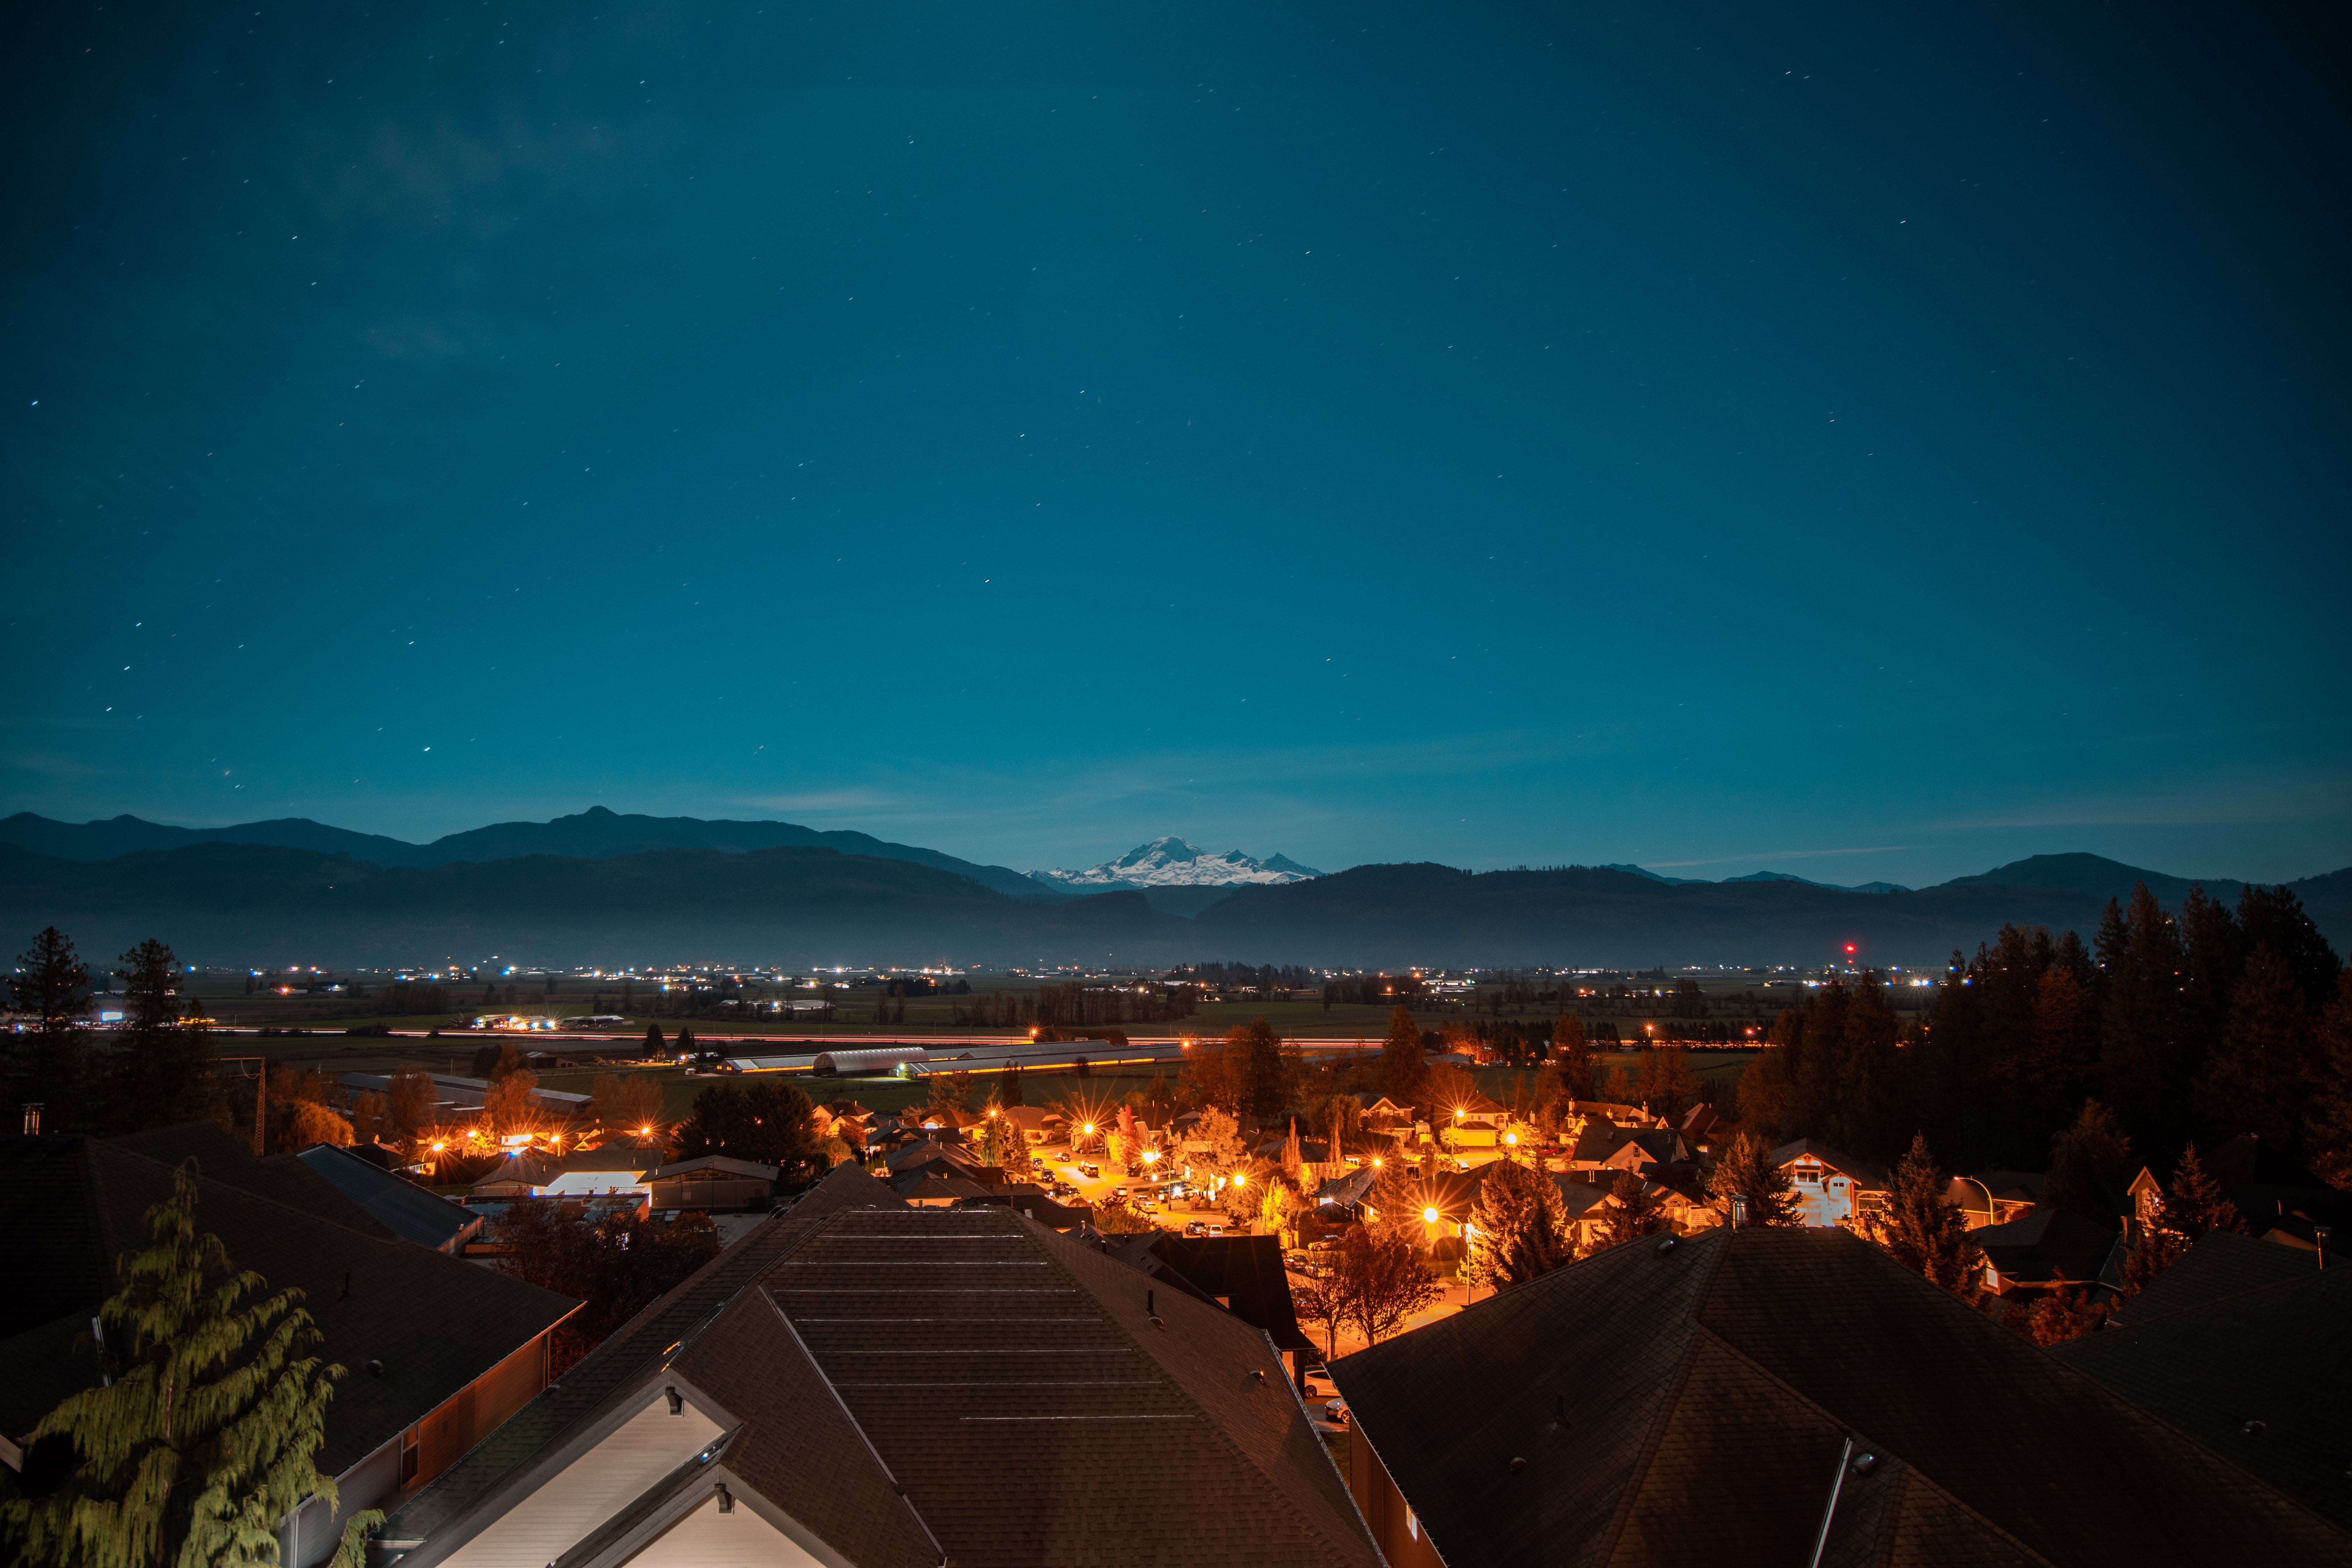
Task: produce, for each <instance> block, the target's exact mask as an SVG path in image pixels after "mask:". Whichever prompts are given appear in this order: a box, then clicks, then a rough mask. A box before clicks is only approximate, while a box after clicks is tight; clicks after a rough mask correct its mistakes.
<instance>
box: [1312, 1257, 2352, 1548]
mask: <svg viewBox="0 0 2352 1568" xmlns="http://www.w3.org/2000/svg"><path fill="white" fill-rule="evenodd" d="M1332 1372H1333V1374H1334V1376H1335V1378H1336V1380H1337V1382H1338V1384H1339V1389H1340V1392H1341V1393H1342V1394H1344V1395H1345V1396H1346V1397H1347V1400H1348V1403H1349V1407H1350V1410H1351V1412H1352V1415H1353V1417H1354V1420H1355V1424H1356V1427H1357V1431H1356V1432H1355V1434H1353V1436H1351V1439H1350V1440H1351V1441H1362V1442H1365V1443H1367V1444H1368V1445H1369V1446H1370V1449H1371V1451H1372V1452H1373V1453H1374V1454H1375V1455H1376V1456H1377V1457H1378V1458H1379V1459H1380V1460H1381V1464H1382V1465H1383V1466H1384V1467H1385V1468H1387V1470H1388V1471H1389V1473H1390V1475H1391V1477H1392V1478H1393V1479H1395V1480H1396V1482H1397V1484H1398V1486H1399V1488H1400V1489H1402V1492H1403V1494H1404V1496H1405V1499H1406V1500H1407V1501H1408V1502H1409V1503H1410V1504H1411V1505H1412V1508H1413V1509H1414V1510H1416V1512H1417V1513H1418V1514H1419V1515H1420V1518H1421V1521H1422V1522H1423V1525H1424V1526H1425V1530H1426V1534H1427V1536H1428V1539H1429V1541H1430V1542H1431V1544H1432V1545H1433V1547H1434V1548H1435V1549H1436V1550H1437V1551H1438V1552H1440V1553H1442V1554H1443V1557H1444V1561H1445V1563H1447V1564H1449V1568H1480V1565H1485V1564H1496V1565H1501V1564H1517V1563H1528V1562H1574V1563H1592V1564H1603V1563H1628V1564H1631V1563H1696V1562H1711V1561H1716V1560H1719V1559H1723V1558H1726V1557H1729V1556H1733V1555H1737V1556H1738V1557H1740V1558H1742V1559H1743V1560H1746V1559H1752V1560H1755V1561H1759V1562H1766V1561H1777V1562H1802V1561H1805V1560H1807V1559H1808V1557H1810V1555H1811V1550H1812V1546H1813V1542H1814V1539H1815V1535H1816V1532H1817V1531H1819V1530H1820V1529H1821V1527H1822V1519H1823V1514H1824V1511H1825V1505H1826V1503H1827V1501H1828V1498H1829V1494H1830V1489H1831V1484H1832V1479H1835V1478H1837V1477H1839V1476H1841V1475H1843V1481H1842V1482H1841V1485H1840V1500H1839V1504H1838V1508H1837V1510H1836V1512H1835V1513H1834V1514H1833V1515H1832V1528H1831V1531H1830V1537H1829V1542H1828V1547H1829V1550H1828V1552H1827V1553H1826V1555H1825V1556H1824V1558H1823V1559H1822V1561H1826V1562H1838V1563H1866V1562H1879V1563H1884V1562H1888V1561H1894V1562H1918V1563H1989V1562H2002V1563H2018V1562H2034V1561H2043V1562H2052V1563H2072V1564H2080V1565H2083V1568H2104V1565H2107V1564H2115V1565H2117V1568H2121V1565H2123V1564H2138V1563H2149V1562H2168V1563H2174V1562H2254V1561H2266V1562H2278V1563H2321V1562H2340V1561H2341V1560H2342V1557H2343V1554H2344V1552H2345V1551H2346V1549H2347V1545H2348V1544H2352V1538H2347V1536H2346V1535H2345V1534H2344V1533H2343V1532H2341V1531H2337V1530H2336V1528H2335V1527H2333V1526H2332V1525H2330V1524H2328V1523H2327V1522H2326V1521H2323V1520H2321V1519H2320V1518H2318V1517H2317V1516H2316V1515H2315V1514H2312V1513H2310V1512H2309V1511H2307V1510H2304V1509H2302V1508H2300V1507H2298V1506H2296V1505H2295V1504H2294V1503H2293V1502H2292V1501H2290V1500H2288V1499H2286V1498H2285V1497H2284V1496H2282V1495H2281V1494H2280V1493H2278V1492H2277V1491H2275V1490H2273V1489H2271V1488H2269V1487H2267V1486H2264V1485H2262V1484H2261V1483H2259V1482H2255V1481H2251V1480H2248V1479H2245V1478H2244V1477H2243V1476H2242V1475H2239V1474H2236V1473H2233V1472H2231V1470H2230V1469H2229V1468H2227V1467H2225V1466H2224V1465H2222V1464H2221V1462H2220V1461H2219V1460H2218V1459H2216V1458H2213V1457H2212V1456H2211V1455H2210V1454H2209V1453H2207V1452H2205V1451H2204V1450H2203V1449H2201V1448H2200V1447H2198V1446H2197V1445H2195V1444H2193V1443H2191V1442H2189V1441H2188V1440H2187V1439H2185V1438H2183V1437H2181V1436H2179V1434H2178V1433H2176V1432H2174V1431H2172V1430H2170V1429H2169V1428H2168V1427H2167V1426H2164V1425H2163V1424H2162V1423H2160V1422H2158V1421H2157V1420H2154V1419H2152V1418H2150V1417H2149V1416H2148V1415H2146V1414H2145V1413H2144V1412H2141V1411H2139V1410H2137V1409H2135V1408H2133V1407H2132V1406H2131V1405H2128V1404H2126V1402H2125V1401H2123V1400H2121V1399H2119V1398H2117V1397H2116V1396H2115V1395H2113V1394H2109V1393H2108V1392H2107V1391H2106V1390H2105V1389H2103V1388H2101V1387H2099V1386H2098V1385H2097V1384H2095V1383H2093V1382H2092V1381H2091V1380H2090V1379H2088V1378H2085V1377H2082V1376H2080V1375H2078V1374H2076V1373H2074V1371H2073V1370H2072V1369H2070V1368H2068V1367H2066V1366H2064V1365H2063V1364H2062V1363H2059V1362H2057V1361H2055V1360H2053V1359H2052V1358H2051V1357H2049V1356H2048V1355H2046V1354H2044V1353H2043V1352H2041V1351H2040V1350H2038V1349H2036V1348H2035V1347H2034V1346H2033V1345H2032V1343H2031V1342H2028V1341H2026V1340H2024V1339H2023V1338H2021V1337H2020V1336H2018V1335H2016V1334H2014V1333H2011V1332H2010V1331H2008V1330H2006V1329H2004V1328H2002V1327H2001V1326H2000V1324H1998V1323H1996V1322H1994V1321H1991V1320H1990V1319H1989V1318H1987V1317H1985V1316H1983V1315H1982V1314H1979V1313H1977V1312H1975V1311H1972V1310H1969V1308H1968V1307H1966V1306H1964V1305H1962V1304H1961V1303H1960V1302H1958V1300H1954V1299H1953V1298H1952V1297H1950V1296H1949V1295H1948V1294H1946V1293H1945V1292H1943V1291H1941V1290H1938V1289H1936V1288H1935V1287H1934V1286H1932V1285H1929V1284H1928V1283H1927V1281H1925V1280H1923V1279H1917V1278H1916V1277H1915V1276H1913V1275H1912V1274H1911V1273H1910V1272H1909V1271H1908V1270H1906V1269H1905V1268H1903V1267H1902V1266H1901V1265H1899V1264H1897V1263H1896V1262H1895V1260H1894V1259H1893V1258H1889V1257H1888V1256H1887V1255H1886V1254H1885V1252H1884V1251H1882V1250H1880V1249H1879V1248H1877V1247H1873V1246H1871V1245H1870V1244H1869V1243H1867V1242H1864V1241H1863V1240H1862V1239H1860V1238H1859V1237H1854V1236H1852V1235H1850V1234H1847V1233H1845V1232H1843V1231H1841V1230H1836V1229H1827V1228H1823V1229H1812V1228H1801V1227H1800V1228H1780V1227H1749V1228H1744V1229H1739V1230H1717V1231H1713V1232H1710V1233H1709V1234H1707V1235H1706V1236H1704V1237H1697V1238H1695V1239H1694V1238H1685V1239H1682V1240H1679V1241H1672V1240H1671V1238H1668V1239H1664V1240H1660V1241H1657V1242H1651V1241H1648V1240H1644V1241H1641V1242H1636V1243H1633V1244H1630V1245H1627V1246H1624V1247H1615V1248H1612V1249H1611V1250H1609V1251H1607V1252H1603V1253H1601V1254H1600V1255H1599V1256H1598V1257H1595V1258H1590V1259H1587V1260H1586V1261H1584V1262H1581V1263H1577V1264H1573V1265H1570V1267H1568V1268H1561V1269H1558V1270H1555V1271H1554V1272H1552V1273H1550V1274H1548V1275H1545V1276H1544V1277H1542V1278H1541V1279H1536V1280H1534V1281H1532V1282H1530V1283H1528V1284H1526V1285H1522V1286H1519V1287H1517V1289H1511V1290H1507V1291H1505V1292H1504V1293H1502V1294H1501V1295H1499V1296H1496V1297H1495V1298H1493V1299H1491V1300H1486V1301H1482V1302H1480V1303H1478V1304H1477V1305H1475V1306H1473V1307H1471V1308H1469V1309H1468V1310H1465V1311H1464V1312H1461V1313H1458V1314H1456V1315H1455V1316H1454V1317H1451V1318H1447V1319H1444V1320H1442V1321H1438V1322H1436V1323H1433V1324H1431V1325H1430V1326H1428V1327H1425V1328H1422V1329H1418V1330H1416V1331H1413V1332H1412V1333H1409V1334H1404V1335H1401V1336H1399V1337H1398V1338H1396V1339H1392V1340H1390V1341H1388V1342H1385V1343H1383V1344H1380V1345H1376V1346H1374V1347H1373V1348H1371V1349H1370V1350H1367V1351H1364V1352H1359V1353H1358V1354H1356V1355H1353V1356H1349V1357H1348V1358H1346V1359H1345V1360H1342V1361H1339V1362H1338V1363H1335V1364H1334V1365H1333V1367H1332ZM1848 1439H1851V1440H1853V1442H1854V1444H1855V1446H1856V1449H1855V1451H1856V1452H1857V1453H1860V1452H1867V1453H1869V1454H1872V1455H1874V1456H1875V1459H1876V1462H1875V1463H1874V1466H1873V1467H1872V1468H1870V1470H1869V1471H1868V1472H1867V1473H1866V1474H1858V1473H1855V1472H1853V1471H1851V1470H1842V1469H1841V1455H1842V1452H1843V1444H1844V1443H1845V1442H1846V1441H1847V1440H1848ZM1519 1460H1524V1461H1525V1463H1524V1465H1516V1466H1515V1461H1519Z"/></svg>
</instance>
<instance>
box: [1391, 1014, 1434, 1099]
mask: <svg viewBox="0 0 2352 1568" xmlns="http://www.w3.org/2000/svg"><path fill="white" fill-rule="evenodd" d="M1428 1070H1429V1068H1428V1065H1427V1063H1426V1061H1425V1059H1424V1058H1423V1055H1422V1049H1421V1026H1420V1025H1418V1024H1416V1023H1414V1022H1413V1021H1412V1010H1411V1009H1409V1008H1407V1007H1405V1006H1404V1005H1402V1004H1399V1005H1397V1006H1396V1007H1395V1008H1394V1009H1392V1010H1391V1012H1390V1014H1389V1034H1388V1038H1387V1039H1386V1040H1384V1041H1382V1042H1381V1093H1382V1094H1385V1095H1386V1096H1388V1097H1389V1098H1390V1099H1391V1100H1394V1101H1396V1102H1397V1103H1398V1104H1399V1105H1417V1104H1419V1103H1420V1097H1421V1086H1422V1079H1423V1077H1424V1075H1426V1073H1427V1072H1428Z"/></svg>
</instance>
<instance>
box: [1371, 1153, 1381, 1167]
mask: <svg viewBox="0 0 2352 1568" xmlns="http://www.w3.org/2000/svg"><path fill="white" fill-rule="evenodd" d="M1380 1168H1381V1157H1380V1156H1379V1155H1378V1154H1375V1155H1373V1156H1372V1169H1373V1170H1375V1171H1377V1170H1379V1169H1380Z"/></svg>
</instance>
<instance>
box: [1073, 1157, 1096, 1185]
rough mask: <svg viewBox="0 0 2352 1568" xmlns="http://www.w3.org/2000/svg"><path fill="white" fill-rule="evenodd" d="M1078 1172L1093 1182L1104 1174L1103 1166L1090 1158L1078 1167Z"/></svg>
mask: <svg viewBox="0 0 2352 1568" xmlns="http://www.w3.org/2000/svg"><path fill="white" fill-rule="evenodd" d="M1078 1173H1079V1174H1080V1175H1082V1176H1084V1177H1086V1179H1087V1180H1088V1181H1090V1182H1091V1181H1094V1180H1095V1179H1096V1178H1097V1177H1099V1176H1100V1175H1101V1174H1102V1167H1101V1166H1100V1165H1097V1164H1096V1163H1094V1162H1093V1161H1092V1160H1089V1161H1087V1163H1085V1164H1083V1165H1080V1166H1079V1167H1078Z"/></svg>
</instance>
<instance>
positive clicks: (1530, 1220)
mask: <svg viewBox="0 0 2352 1568" xmlns="http://www.w3.org/2000/svg"><path fill="white" fill-rule="evenodd" d="M1470 1233H1471V1234H1470V1250H1469V1256H1468V1257H1467V1258H1465V1260H1464V1263H1463V1277H1464V1278H1465V1279H1469V1280H1472V1281H1473V1282H1475V1283H1478V1284H1484V1285H1486V1286H1489V1287H1491V1288H1493V1289H1496V1290H1507V1289H1510V1288H1511V1287H1512V1286H1514V1285H1524V1284H1526V1283H1527V1282H1528V1280H1530V1279H1535V1278H1537V1277H1538V1276H1539V1275H1543V1274H1549V1273H1550V1272H1551V1271H1552V1270H1553V1269H1555V1268H1559V1267H1560V1265H1562V1264H1564V1263H1567V1262H1569V1261H1570V1259H1571V1258H1574V1257H1575V1247H1574V1246H1573V1245H1572V1244H1571V1242H1570V1237H1569V1232H1568V1221H1567V1217H1566V1215H1564V1214H1563V1213H1562V1212H1561V1207H1560V1201H1559V1186H1558V1185H1557V1184H1554V1183H1553V1181H1552V1179H1551V1177H1550V1176H1549V1175H1547V1174H1546V1173H1543V1172H1541V1171H1538V1170H1534V1169H1531V1168H1529V1167H1528V1166H1526V1165H1523V1164H1521V1163H1519V1162H1517V1160H1498V1161H1496V1163H1494V1164H1491V1165H1489V1166H1487V1167H1486V1181H1485V1182H1483V1183H1482V1184H1480V1185H1479V1188H1478V1197H1477V1201H1476V1202H1475V1203H1474V1204H1472V1205H1470Z"/></svg>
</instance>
